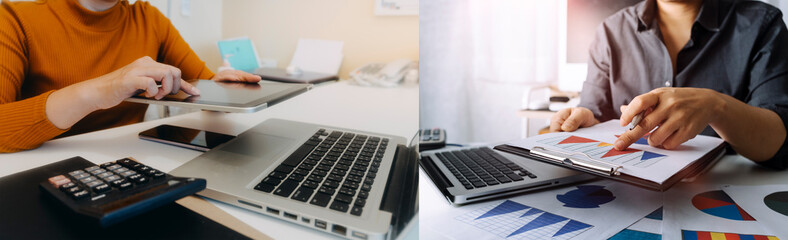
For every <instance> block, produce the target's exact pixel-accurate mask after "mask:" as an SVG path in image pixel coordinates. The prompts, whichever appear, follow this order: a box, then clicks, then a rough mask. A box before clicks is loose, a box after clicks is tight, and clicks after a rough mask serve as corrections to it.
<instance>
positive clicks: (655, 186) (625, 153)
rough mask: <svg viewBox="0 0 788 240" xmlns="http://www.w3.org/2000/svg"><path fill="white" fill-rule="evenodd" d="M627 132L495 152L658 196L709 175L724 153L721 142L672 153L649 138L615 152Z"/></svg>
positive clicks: (694, 143)
mask: <svg viewBox="0 0 788 240" xmlns="http://www.w3.org/2000/svg"><path fill="white" fill-rule="evenodd" d="M625 131H626V127H621V126H619V123H618V120H610V121H607V122H604V123H600V124H597V125H595V126H593V127H589V128H581V129H578V130H577V131H575V132H558V133H548V134H542V135H538V136H534V137H530V138H526V139H521V140H516V141H512V142H509V143H506V144H502V145H498V146H496V147H495V149H496V150H500V151H504V152H508V153H512V154H515V155H519V156H522V157H525V158H529V159H533V160H537V161H542V162H546V163H550V164H553V165H557V166H562V167H566V168H570V169H575V170H578V171H583V172H586V173H590V174H594V175H597V176H600V177H606V178H610V179H613V180H618V181H623V182H627V183H631V184H635V185H638V186H641V187H644V188H648V189H652V190H658V191H664V190H667V189H668V188H670V187H671V186H672V185H673V184H675V183H677V182H679V181H680V180H682V179H685V178H689V177H694V176H695V175H697V174H698V173H701V172H702V171H703V170H705V169H708V167H710V166H711V165H713V164H714V163H715V162H716V161H717V160H719V158H721V157H722V155H723V154H724V152H725V143H724V141H723V140H722V139H720V138H717V137H711V136H702V135H698V136H696V137H695V138H693V139H690V140H689V141H687V142H685V143H682V144H681V145H680V146H679V147H677V148H675V149H672V150H666V149H662V148H656V147H652V146H649V145H648V140H647V139H648V135H646V136H644V137H643V138H642V139H639V140H638V141H637V142H635V143H634V144H632V145H631V146H630V147H629V148H627V149H624V150H616V149H615V148H613V144H612V143H613V142H615V140H616V139H618V136H619V135H620V134H622V133H624V132H625Z"/></svg>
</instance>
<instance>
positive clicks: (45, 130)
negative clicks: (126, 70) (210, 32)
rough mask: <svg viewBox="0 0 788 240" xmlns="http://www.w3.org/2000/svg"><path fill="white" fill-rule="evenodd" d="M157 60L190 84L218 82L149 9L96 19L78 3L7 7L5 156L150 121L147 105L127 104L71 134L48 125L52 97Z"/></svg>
mask: <svg viewBox="0 0 788 240" xmlns="http://www.w3.org/2000/svg"><path fill="white" fill-rule="evenodd" d="M143 56H150V57H151V58H153V59H156V60H157V61H158V62H162V63H165V64H169V65H173V66H175V67H177V68H180V69H181V72H182V76H183V79H197V78H200V79H210V78H212V77H213V73H212V72H211V71H210V70H208V68H207V67H206V66H205V63H204V62H202V61H201V60H200V59H199V58H198V57H197V55H196V54H194V52H193V51H192V50H191V48H189V45H188V44H186V42H185V41H184V40H183V38H181V36H180V34H179V33H178V31H177V30H175V28H174V27H173V26H172V24H171V23H170V21H169V19H167V18H166V17H165V16H164V15H162V14H161V13H160V12H159V11H158V10H157V9H156V8H155V7H152V6H150V4H149V3H147V2H142V1H137V2H136V3H135V4H133V5H129V4H128V2H127V1H125V0H124V1H121V2H120V3H118V4H116V5H115V6H114V7H112V8H110V9H108V10H106V11H102V12H93V11H90V10H87V9H85V8H83V7H82V6H81V5H79V3H78V2H77V0H40V1H38V2H7V1H3V3H2V5H0V152H15V151H21V150H25V149H32V148H35V147H38V146H39V145H41V144H42V143H43V142H45V141H47V140H49V139H52V138H54V137H57V136H61V137H62V136H68V135H74V134H80V133H85V132H90V131H95V130H100V129H105V128H110V127H116V126H122V125H126V124H131V123H136V122H140V121H142V118H143V116H144V115H145V110H146V109H147V105H144V104H135V103H125V102H124V103H121V104H120V105H118V106H115V107H113V108H110V109H106V110H101V111H96V112H93V113H91V114H89V115H88V116H87V117H85V118H84V119H82V120H81V121H79V122H78V123H77V124H75V125H74V126H73V127H71V128H70V129H66V130H62V129H58V128H57V127H55V126H54V125H52V123H51V122H50V121H49V119H47V117H46V112H45V109H46V108H45V104H46V101H47V97H48V96H49V94H50V93H52V91H54V90H57V89H60V88H63V87H66V86H68V85H71V84H74V83H77V82H81V81H84V80H88V79H92V78H96V77H99V76H102V75H104V74H107V73H110V72H112V71H114V70H117V69H118V68H121V67H123V66H125V65H127V64H129V63H131V62H132V61H134V60H136V59H138V58H140V57H143Z"/></svg>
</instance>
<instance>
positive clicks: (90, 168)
mask: <svg viewBox="0 0 788 240" xmlns="http://www.w3.org/2000/svg"><path fill="white" fill-rule="evenodd" d="M96 169H100V168H99V166H92V167H89V168H85V171H88V172H90V171H93V170H96Z"/></svg>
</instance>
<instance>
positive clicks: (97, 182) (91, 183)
mask: <svg viewBox="0 0 788 240" xmlns="http://www.w3.org/2000/svg"><path fill="white" fill-rule="evenodd" d="M102 183H104V182H102V181H98V180H96V181H92V182H88V183H85V186H88V187H89V188H93V187H95V186H98V185H100V184H102Z"/></svg>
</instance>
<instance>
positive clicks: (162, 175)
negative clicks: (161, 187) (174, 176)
mask: <svg viewBox="0 0 788 240" xmlns="http://www.w3.org/2000/svg"><path fill="white" fill-rule="evenodd" d="M151 177H153V179H158V178H163V177H164V173H163V172H159V171H157V172H156V173H154V174H153V176H151Z"/></svg>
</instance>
